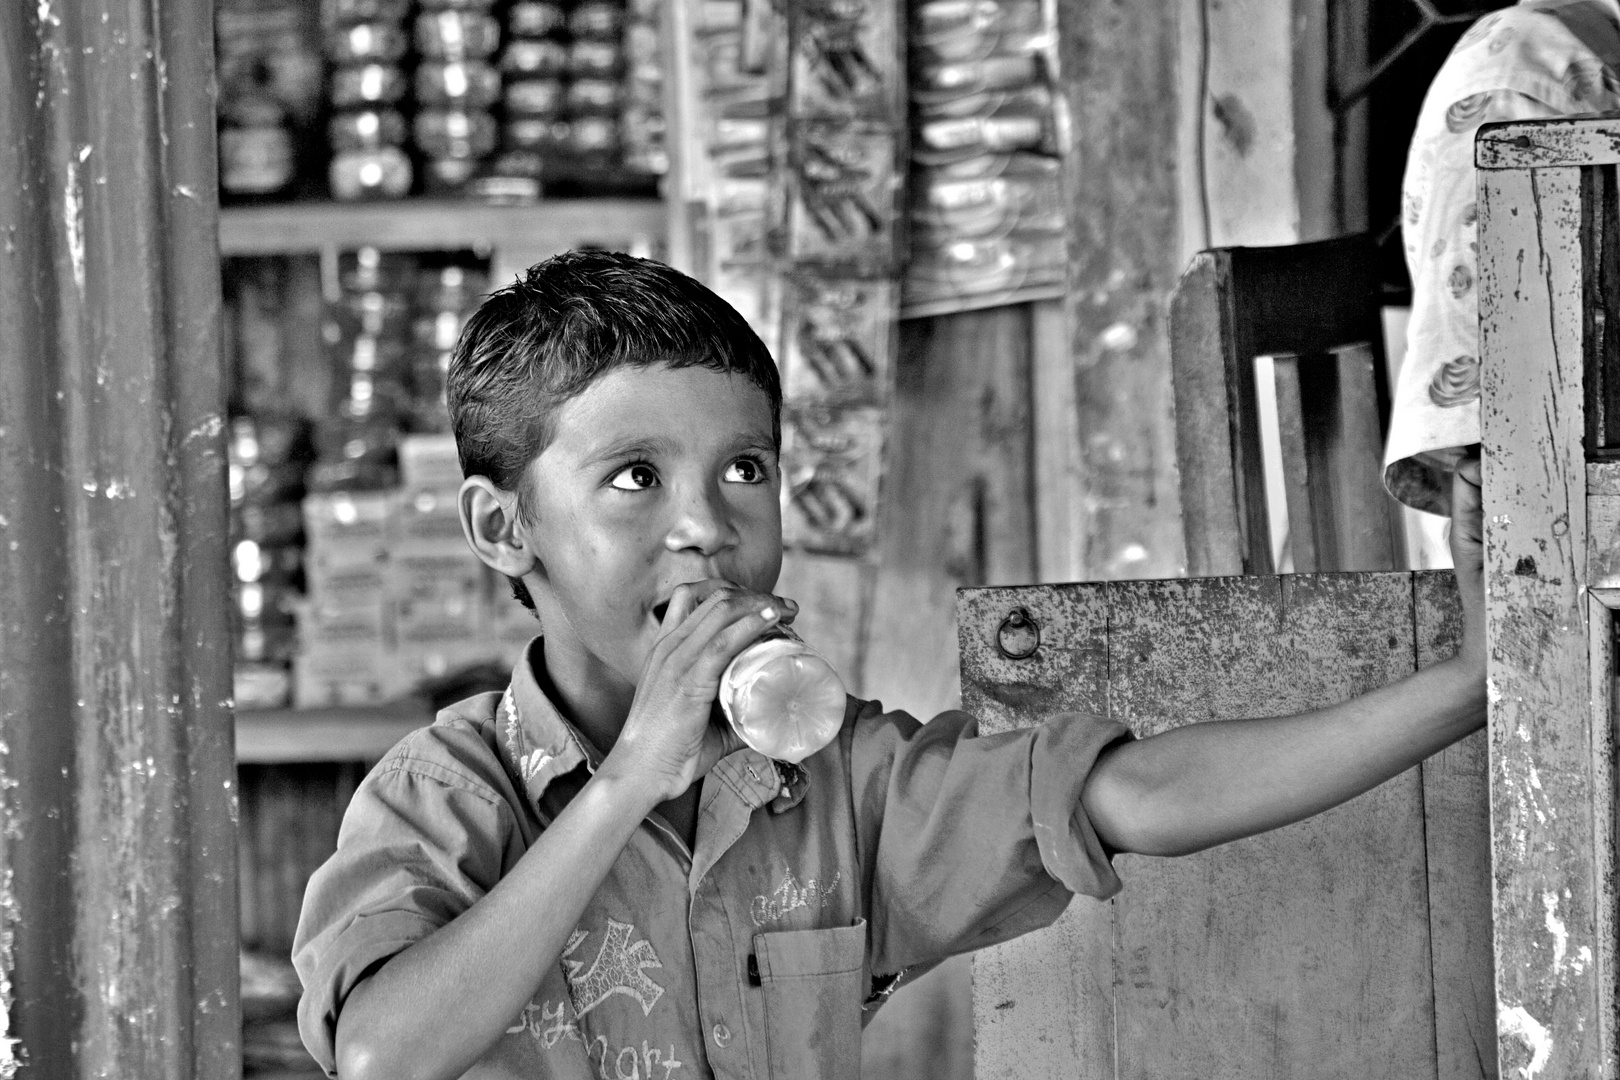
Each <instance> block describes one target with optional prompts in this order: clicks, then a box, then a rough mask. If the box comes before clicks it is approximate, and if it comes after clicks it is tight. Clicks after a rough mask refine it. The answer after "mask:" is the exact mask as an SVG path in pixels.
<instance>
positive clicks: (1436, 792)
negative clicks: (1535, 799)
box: [1413, 571, 1497, 1080]
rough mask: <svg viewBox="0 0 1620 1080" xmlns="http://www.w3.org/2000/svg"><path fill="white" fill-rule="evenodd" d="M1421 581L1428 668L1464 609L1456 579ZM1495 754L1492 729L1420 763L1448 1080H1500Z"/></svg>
mask: <svg viewBox="0 0 1620 1080" xmlns="http://www.w3.org/2000/svg"><path fill="white" fill-rule="evenodd" d="M1413 578H1414V582H1413V586H1414V588H1413V595H1414V599H1415V604H1414V611H1413V616H1414V619H1415V621H1416V626H1417V635H1416V638H1417V666H1418V667H1420V668H1425V667H1428V666H1429V665H1431V664H1433V663H1436V662H1437V661H1440V660H1443V659H1445V658H1447V657H1449V656H1452V655H1454V654H1455V653H1456V651H1457V647H1458V645H1460V644H1461V642H1462V605H1461V604H1460V603H1459V601H1458V598H1457V583H1456V578H1455V577H1454V576H1453V575H1452V574H1451V573H1449V572H1446V571H1430V572H1426V573H1420V574H1414V575H1413ZM1488 757H1489V755H1488V751H1487V746H1486V739H1485V733H1484V732H1483V731H1479V732H1475V733H1474V734H1472V735H1470V736H1468V738H1466V739H1463V740H1462V741H1461V742H1458V743H1454V744H1452V745H1451V746H1448V747H1446V748H1445V749H1444V750H1442V751H1440V752H1439V753H1438V754H1436V755H1434V756H1433V757H1431V758H1430V759H1429V760H1427V761H1425V762H1424V763H1423V764H1422V765H1421V766H1419V768H1420V769H1421V771H1422V775H1423V823H1424V840H1425V846H1426V848H1427V853H1428V858H1427V861H1428V877H1429V941H1430V956H1431V957H1432V958H1433V970H1434V975H1433V979H1434V1026H1435V1039H1434V1042H1435V1056H1436V1064H1437V1066H1438V1076H1439V1080H1495V1077H1496V1076H1497V1069H1496V1053H1495V1044H1496V991H1495V982H1494V978H1495V976H1494V971H1493V967H1492V962H1491V955H1492V954H1491V827H1490V825H1491V823H1490V785H1489V769H1488Z"/></svg>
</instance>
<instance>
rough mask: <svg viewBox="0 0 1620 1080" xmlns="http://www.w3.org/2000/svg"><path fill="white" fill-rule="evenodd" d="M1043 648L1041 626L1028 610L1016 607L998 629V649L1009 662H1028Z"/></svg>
mask: <svg viewBox="0 0 1620 1080" xmlns="http://www.w3.org/2000/svg"><path fill="white" fill-rule="evenodd" d="M1040 647H1041V624H1040V623H1038V622H1036V621H1035V616H1033V615H1031V614H1030V613H1029V609H1028V608H1022V607H1015V608H1013V609H1012V610H1011V611H1009V612H1008V613H1007V617H1006V618H1005V619H1002V620H1001V625H1000V626H999V627H997V628H996V648H998V649H1000V650H1001V655H1002V656H1005V657H1006V658H1007V659H1009V660H1028V659H1029V658H1030V657H1031V656H1034V655H1035V650H1036V649H1039V648H1040Z"/></svg>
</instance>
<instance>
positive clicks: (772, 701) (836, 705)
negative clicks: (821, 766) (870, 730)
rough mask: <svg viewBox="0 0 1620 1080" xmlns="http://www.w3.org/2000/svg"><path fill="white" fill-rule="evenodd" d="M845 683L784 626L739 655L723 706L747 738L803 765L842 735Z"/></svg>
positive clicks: (723, 687) (724, 687) (726, 680)
mask: <svg viewBox="0 0 1620 1080" xmlns="http://www.w3.org/2000/svg"><path fill="white" fill-rule="evenodd" d="M844 705H845V694H844V683H843V680H841V679H840V678H839V677H838V673H837V672H836V671H834V670H833V669H832V665H831V664H829V663H827V661H826V659H825V658H823V657H822V655H821V654H820V653H818V652H816V650H814V649H812V648H811V647H810V646H808V645H806V644H805V643H804V642H803V641H801V640H799V637H798V635H797V634H794V633H793V632H792V631H791V630H787V629H785V628H784V629H783V630H781V631H780V632H779V633H777V634H775V635H773V636H771V637H768V638H764V639H763V640H760V641H756V642H754V644H752V645H750V646H748V648H746V649H744V650H743V651H742V652H740V653H738V654H737V657H736V659H734V660H732V662H731V664H730V666H728V667H727V668H726V670H725V674H724V675H722V676H721V678H720V710H721V711H722V712H724V713H725V714H726V719H727V720H728V721H729V722H730V723H731V728H732V730H733V731H735V732H736V733H737V734H738V736H739V737H741V739H742V741H743V742H745V743H747V744H748V745H749V746H751V747H753V748H754V749H755V750H758V751H759V752H760V753H762V754H764V755H765V756H766V757H769V758H775V759H776V760H778V761H786V762H790V763H793V764H797V763H798V762H800V761H803V760H804V759H805V758H807V757H809V756H810V755H811V754H813V753H815V752H816V751H817V750H820V749H821V748H822V747H823V746H826V745H827V744H828V743H830V742H832V741H833V739H835V738H837V736H838V731H839V729H840V728H841V727H843V724H844Z"/></svg>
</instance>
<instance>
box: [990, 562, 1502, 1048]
mask: <svg viewBox="0 0 1620 1080" xmlns="http://www.w3.org/2000/svg"><path fill="white" fill-rule="evenodd" d="M1448 587H1449V579H1446V580H1443V581H1432V580H1431V581H1424V580H1418V581H1416V582H1415V581H1414V577H1413V576H1412V575H1409V574H1404V573H1383V574H1342V575H1340V574H1335V575H1299V576H1287V577H1282V578H1275V577H1248V578H1219V579H1182V580H1175V581H1154V582H1120V583H1109V584H1090V585H1065V586H1038V587H1032V588H1021V589H974V590H964V592H963V593H962V596H961V608H960V617H959V625H960V628H961V629H960V635H961V642H962V654H963V695H964V704H965V705H967V706H968V707H969V708H972V709H974V710H975V711H976V712H977V713H978V714H979V715H980V716H981V718H982V723H983V724H984V726H985V728H986V729H987V730H998V729H1001V728H1004V727H1008V726H1022V725H1025V724H1029V723H1034V722H1037V721H1038V720H1039V719H1040V718H1041V717H1042V716H1044V715H1046V714H1047V713H1049V712H1052V711H1055V710H1061V709H1081V710H1088V711H1094V712H1100V713H1105V714H1107V715H1111V716H1113V717H1116V718H1119V719H1122V720H1125V721H1126V722H1127V723H1129V724H1130V725H1131V727H1132V728H1133V730H1135V731H1136V732H1137V733H1138V734H1139V735H1146V734H1150V733H1152V732H1155V731H1160V730H1164V729H1166V728H1169V727H1173V726H1177V725H1180V724H1185V723H1195V722H1201V721H1205V720H1212V719H1221V718H1228V717H1235V716H1248V715H1256V714H1259V713H1272V714H1277V713H1286V712H1292V711H1297V710H1301V709H1307V708H1312V707H1316V706H1320V705H1324V704H1327V703H1329V702H1332V701H1337V700H1342V699H1344V698H1347V697H1350V696H1352V695H1354V694H1357V693H1360V692H1363V691H1365V690H1368V689H1371V688H1372V687H1374V686H1378V685H1382V684H1384V683H1386V682H1388V681H1391V680H1392V679H1395V678H1398V677H1400V676H1402V675H1404V674H1407V673H1409V672H1410V671H1412V670H1413V669H1414V666H1415V665H1416V663H1417V662H1418V661H1419V659H1420V658H1422V659H1423V660H1425V661H1426V660H1428V659H1430V658H1433V657H1436V656H1438V655H1442V654H1443V653H1444V651H1445V650H1446V649H1447V648H1448V647H1454V644H1453V645H1448V640H1450V641H1454V637H1455V619H1454V613H1453V612H1452V610H1451V606H1450V605H1452V604H1453V601H1451V599H1450V598H1449V597H1448V595H1447V589H1448ZM1014 607H1023V608H1025V609H1027V610H1028V611H1029V612H1030V614H1031V615H1032V616H1033V617H1034V619H1035V621H1036V622H1037V624H1038V625H1039V626H1040V642H1041V644H1040V647H1039V649H1038V650H1037V651H1036V653H1035V654H1034V656H1032V657H1030V658H1029V659H1025V660H1013V659H1009V658H1008V657H1007V656H1005V655H1004V654H1003V653H1002V652H1001V650H1000V649H999V648H998V646H997V643H996V635H997V630H998V628H999V627H1000V626H1001V623H1002V620H1003V619H1004V618H1005V616H1006V615H1007V613H1008V612H1009V611H1010V610H1011V609H1012V608H1014ZM1420 634H1421V635H1422V636H1423V637H1424V640H1422V641H1420V640H1419V636H1420ZM1448 635H1449V638H1448ZM1470 765H1471V766H1472V767H1473V768H1474V769H1475V774H1474V775H1473V776H1472V777H1470V778H1469V779H1471V782H1472V783H1473V784H1474V785H1475V789H1476V794H1478V791H1477V789H1478V788H1479V787H1480V785H1481V783H1482V781H1481V779H1480V777H1479V775H1478V772H1477V770H1478V767H1479V763H1478V761H1477V760H1470V759H1465V760H1464V761H1463V762H1462V763H1461V764H1460V765H1459V766H1458V767H1457V768H1456V769H1454V770H1453V772H1462V773H1464V774H1466V770H1467V768H1468V767H1470ZM1427 781H1428V778H1426V777H1424V776H1422V775H1421V774H1420V773H1419V771H1418V770H1416V769H1414V770H1411V771H1409V772H1408V773H1406V774H1404V775H1402V776H1400V777H1397V778H1395V779H1394V780H1392V781H1390V782H1389V783H1388V784H1385V785H1383V786H1381V787H1380V788H1378V789H1376V790H1375V791H1373V792H1369V793H1368V794H1367V795H1365V796H1362V797H1361V798H1359V799H1357V800H1354V801H1353V802H1351V803H1349V804H1347V805H1345V806H1343V807H1339V808H1337V809H1335V810H1333V811H1330V812H1329V813H1327V814H1324V815H1321V816H1319V817H1317V818H1315V819H1312V820H1310V821H1307V822H1301V823H1299V824H1297V825H1293V826H1289V827H1288V828H1286V829H1281V830H1278V831H1276V832H1274V833H1271V834H1269V835H1266V836H1261V837H1254V838H1251V839H1248V840H1244V841H1240V842H1237V843H1234V844H1229V845H1225V846H1223V847H1220V848H1216V849H1214V850H1212V851H1208V852H1204V853H1201V854H1199V855H1195V856H1190V857H1187V858H1182V859H1147V858H1139V857H1135V856H1121V857H1120V858H1118V859H1117V860H1116V865H1117V866H1118V867H1119V869H1120V873H1121V876H1122V877H1123V878H1124V880H1125V882H1126V885H1125V890H1124V892H1123V893H1121V894H1120V896H1119V897H1117V898H1116V899H1115V900H1114V901H1112V902H1111V903H1109V904H1099V903H1096V902H1094V901H1090V900H1087V899H1084V898H1081V899H1078V900H1076V901H1075V903H1073V904H1071V905H1070V908H1069V910H1068V912H1067V913H1066V914H1065V916H1064V917H1063V919H1061V920H1060V921H1059V922H1058V923H1057V924H1056V925H1054V926H1053V927H1051V928H1049V929H1047V930H1045V931H1042V932H1040V933H1038V934H1033V935H1030V936H1029V937H1027V938H1025V939H1022V940H1020V941H1016V942H1013V943H1011V944H1009V945H1007V946H1003V947H1000V948H997V949H993V950H987V951H985V952H983V953H980V954H978V955H977V956H976V957H975V962H974V1007H975V1020H976V1023H977V1025H978V1038H979V1043H978V1052H977V1061H978V1067H979V1074H980V1075H981V1076H995V1077H1000V1076H1007V1077H1014V1076H1017V1077H1060V1076H1064V1077H1066V1076H1082V1077H1107V1078H1124V1077H1131V1078H1136V1077H1144V1078H1145V1077H1162V1076H1192V1075H1196V1076H1200V1077H1234V1078H1236V1077H1253V1076H1312V1077H1333V1076H1344V1077H1352V1076H1353V1077H1358V1078H1360V1077H1365V1076H1400V1077H1415V1076H1436V1077H1438V1076H1445V1077H1448V1078H1449V1077H1459V1078H1460V1077H1478V1076H1486V1075H1491V1074H1490V1073H1488V1072H1486V1071H1485V1070H1483V1069H1482V1068H1480V1067H1479V1066H1478V1065H1477V1058H1478V1054H1477V1053H1476V1051H1475V1049H1474V1048H1473V1047H1472V1046H1471V1045H1465V1039H1463V1038H1459V1037H1457V1036H1456V1035H1454V1034H1452V1033H1451V1029H1452V1028H1454V1027H1455V1026H1456V1025H1455V1024H1450V1022H1449V1019H1448V1025H1449V1026H1447V1028H1446V1032H1445V1034H1441V1030H1440V1028H1441V1025H1440V1024H1439V1022H1438V1018H1437V1012H1444V1013H1445V1014H1446V1015H1447V1017H1448V1018H1450V1017H1453V1016H1455V1015H1457V1014H1459V1013H1460V1014H1462V1015H1464V1016H1466V1015H1467V1012H1468V1010H1467V1007H1466V1006H1464V1005H1460V1004H1457V999H1458V998H1459V996H1462V997H1466V998H1467V999H1468V1000H1469V1001H1475V1000H1477V999H1478V997H1479V996H1480V995H1481V994H1482V993H1483V995H1484V996H1485V998H1486V1000H1487V1002H1488V1000H1489V989H1488V984H1487V986H1486V987H1485V988H1484V989H1483V990H1482V989H1481V986H1480V980H1481V977H1482V976H1481V971H1482V965H1481V957H1480V955H1479V949H1480V948H1481V947H1482V946H1481V941H1482V940H1488V935H1489V922H1488V912H1486V911H1484V910H1482V909H1479V908H1478V906H1477V905H1475V907H1474V909H1473V911H1472V914H1468V913H1466V910H1467V909H1466V906H1465V908H1464V910H1462V911H1458V912H1452V913H1448V914H1447V917H1446V920H1443V921H1446V923H1447V924H1446V925H1444V926H1442V927H1440V929H1439V931H1438V933H1439V936H1440V937H1441V938H1443V939H1444V940H1445V942H1446V949H1443V950H1442V954H1443V955H1441V956H1434V955H1433V953H1432V949H1431V946H1432V944H1433V942H1434V940H1435V934H1436V931H1435V929H1434V927H1433V915H1432V913H1431V909H1430V889H1431V880H1432V878H1433V877H1434V876H1435V875H1436V874H1437V873H1439V874H1440V876H1441V877H1442V878H1444V879H1445V880H1446V881H1447V882H1448V883H1449V884H1450V885H1451V886H1453V887H1455V888H1457V889H1464V888H1468V887H1471V888H1472V889H1473V890H1474V892H1475V893H1476V894H1477V893H1485V892H1487V891H1488V890H1487V888H1486V883H1485V879H1484V867H1483V865H1482V863H1481V862H1480V860H1479V858H1478V849H1479V846H1480V844H1479V842H1476V843H1475V845H1474V854H1472V855H1467V854H1464V853H1456V852H1447V853H1441V852H1437V851H1436V850H1435V841H1436V840H1438V839H1439V838H1440V837H1448V838H1454V837H1456V836H1465V835H1468V834H1469V831H1470V828H1471V829H1472V832H1473V835H1475V836H1476V837H1478V836H1480V834H1482V833H1483V831H1484V830H1483V824H1482V822H1483V816H1484V808H1483V803H1482V801H1476V802H1474V803H1472V804H1469V803H1468V802H1467V800H1466V797H1465V796H1462V795H1460V794H1458V792H1459V790H1460V787H1461V786H1465V785H1458V784H1455V783H1444V782H1440V781H1441V778H1440V777H1438V776H1437V777H1436V781H1437V783H1438V784H1439V786H1440V787H1441V788H1442V789H1444V790H1446V791H1447V792H1449V793H1451V794H1453V795H1458V797H1456V798H1454V799H1452V801H1451V802H1450V803H1449V804H1447V805H1444V806H1426V800H1425V792H1426V789H1427ZM1479 798H1480V799H1481V800H1482V799H1483V795H1482V794H1479ZM1426 818H1427V819H1431V820H1434V819H1437V824H1438V828H1437V829H1436V836H1435V840H1428V841H1426V836H1427V835H1428V830H1429V828H1430V827H1433V826H1430V825H1429V821H1426ZM1453 818H1456V819H1461V820H1453ZM1458 923H1461V924H1466V925H1461V926H1458V925H1453V924H1458ZM1446 950H1450V951H1451V953H1453V954H1456V953H1459V952H1460V953H1461V954H1462V955H1450V956H1447V955H1444V954H1445V953H1446ZM1483 971H1484V972H1485V975H1484V976H1483V977H1484V978H1486V979H1488V966H1485V967H1484V968H1483ZM1487 1007H1488V1006H1487ZM1487 1016H1488V1014H1487Z"/></svg>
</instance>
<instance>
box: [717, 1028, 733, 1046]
mask: <svg viewBox="0 0 1620 1080" xmlns="http://www.w3.org/2000/svg"><path fill="white" fill-rule="evenodd" d="M714 1045H716V1046H718V1047H719V1048H720V1049H722V1050H724V1049H725V1048H726V1047H727V1046H729V1045H731V1029H730V1028H728V1027H726V1025H724V1024H716V1025H714Z"/></svg>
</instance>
